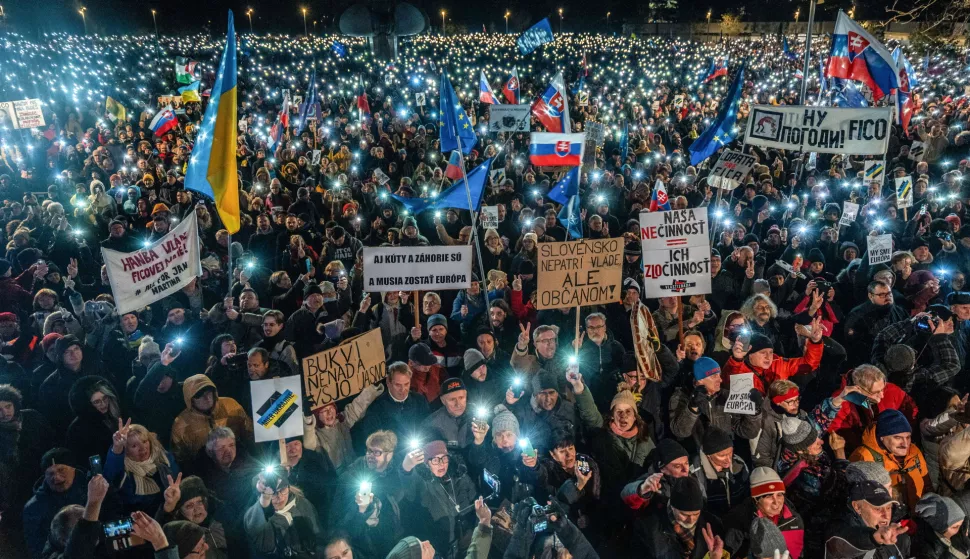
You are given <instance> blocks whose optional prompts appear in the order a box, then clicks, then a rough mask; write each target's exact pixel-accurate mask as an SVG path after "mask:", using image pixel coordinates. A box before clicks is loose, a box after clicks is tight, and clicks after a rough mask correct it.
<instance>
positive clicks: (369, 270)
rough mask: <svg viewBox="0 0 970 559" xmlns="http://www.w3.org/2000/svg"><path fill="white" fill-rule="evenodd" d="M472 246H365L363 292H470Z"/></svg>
mask: <svg viewBox="0 0 970 559" xmlns="http://www.w3.org/2000/svg"><path fill="white" fill-rule="evenodd" d="M471 281H472V247H471V246H468V245H464V246H427V247H373V248H371V247H364V291H438V290H449V289H467V288H468V287H469V285H471Z"/></svg>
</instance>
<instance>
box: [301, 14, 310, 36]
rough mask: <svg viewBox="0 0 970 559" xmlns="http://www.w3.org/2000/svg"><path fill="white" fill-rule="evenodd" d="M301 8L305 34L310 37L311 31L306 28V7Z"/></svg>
mask: <svg viewBox="0 0 970 559" xmlns="http://www.w3.org/2000/svg"><path fill="white" fill-rule="evenodd" d="M301 10H302V11H303V34H304V35H306V36H307V37H309V36H310V32H309V31H307V28H306V8H301Z"/></svg>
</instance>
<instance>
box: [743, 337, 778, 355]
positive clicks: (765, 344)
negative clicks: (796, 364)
mask: <svg viewBox="0 0 970 559" xmlns="http://www.w3.org/2000/svg"><path fill="white" fill-rule="evenodd" d="M774 347H775V344H774V343H772V341H771V338H769V337H768V336H765V335H764V334H760V333H754V334H752V335H751V349H750V350H748V355H750V354H752V353H756V352H758V351H761V350H762V349H771V348H774Z"/></svg>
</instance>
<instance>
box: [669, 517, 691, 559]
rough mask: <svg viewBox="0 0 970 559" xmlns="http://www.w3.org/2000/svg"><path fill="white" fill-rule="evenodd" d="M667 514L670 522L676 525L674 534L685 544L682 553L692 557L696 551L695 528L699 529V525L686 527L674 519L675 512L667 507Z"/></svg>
mask: <svg viewBox="0 0 970 559" xmlns="http://www.w3.org/2000/svg"><path fill="white" fill-rule="evenodd" d="M667 516H668V517H669V518H670V523H671V524H673V525H674V535H675V536H677V539H678V540H679V541H680V544H681V545H682V546H684V550H683V552H682V553H681V556H683V557H684V558H685V559H686V558H687V557H690V556H691V555H692V554H693V553H694V543H695V542H694V530H696V529H697V525H694V527H693V528H684V527H683V526H681V525H680V524H678V523H677V521H676V520H674V513H673V511H671V510H670V508H669V507H668V508H667Z"/></svg>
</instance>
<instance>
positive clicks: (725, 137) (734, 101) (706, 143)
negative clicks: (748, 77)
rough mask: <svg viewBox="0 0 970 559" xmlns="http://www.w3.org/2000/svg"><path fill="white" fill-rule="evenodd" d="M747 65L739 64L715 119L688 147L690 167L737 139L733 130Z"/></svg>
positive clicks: (745, 63) (736, 120)
mask: <svg viewBox="0 0 970 559" xmlns="http://www.w3.org/2000/svg"><path fill="white" fill-rule="evenodd" d="M747 65H748V61H747V60H745V61H744V62H742V63H741V68H740V69H738V75H736V76H734V82H732V83H731V88H730V89H728V93H727V95H726V96H725V97H724V101H723V104H722V105H721V110H720V111H718V113H717V118H715V119H714V122H713V123H712V124H711V126H710V127H709V128H708V129H707V130H705V131H704V133H703V134H701V135H700V137H699V138H697V139H696V140H694V142H693V143H692V144H691V145H690V164H691V165H697V164H699V163H700V162H701V161H704V160H705V159H707V158H708V157H710V156H712V155H714V152H715V151H717V150H718V149H719V148H721V147H723V146H725V145H727V144H728V143H730V142H731V140H733V139H734V138H735V137H737V135H738V133H737V132H736V131H735V129H734V128H735V126H736V125H737V122H738V101H740V100H741V89H742V86H743V85H744V69H745V67H746V66H747Z"/></svg>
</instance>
